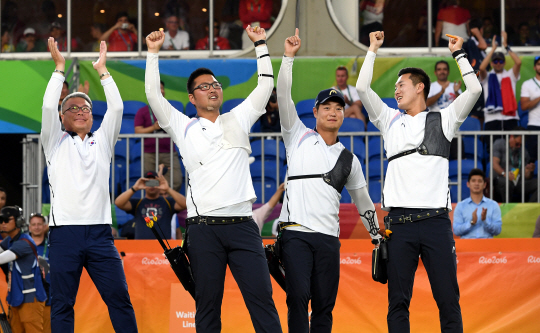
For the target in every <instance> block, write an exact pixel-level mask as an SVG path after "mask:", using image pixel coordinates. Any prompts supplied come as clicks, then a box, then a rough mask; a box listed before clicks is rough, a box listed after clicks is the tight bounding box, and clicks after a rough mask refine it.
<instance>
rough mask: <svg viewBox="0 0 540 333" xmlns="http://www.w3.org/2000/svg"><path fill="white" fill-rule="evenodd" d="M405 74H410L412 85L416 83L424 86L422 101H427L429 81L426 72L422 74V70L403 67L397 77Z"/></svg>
mask: <svg viewBox="0 0 540 333" xmlns="http://www.w3.org/2000/svg"><path fill="white" fill-rule="evenodd" d="M405 74H411V81H412V82H413V84H414V85H417V84H418V83H423V84H424V100H426V101H427V97H428V95H429V88H430V87H431V81H430V80H429V76H428V75H427V74H426V72H424V70H423V69H421V68H416V67H405V68H402V69H401V70H400V71H399V73H398V77H400V76H402V75H405Z"/></svg>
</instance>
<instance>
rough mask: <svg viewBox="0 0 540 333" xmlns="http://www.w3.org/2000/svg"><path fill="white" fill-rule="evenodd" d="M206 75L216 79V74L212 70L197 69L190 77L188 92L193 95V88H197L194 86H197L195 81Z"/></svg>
mask: <svg viewBox="0 0 540 333" xmlns="http://www.w3.org/2000/svg"><path fill="white" fill-rule="evenodd" d="M206 74H208V75H212V76H213V77H215V75H214V72H212V71H211V70H209V69H208V68H205V67H200V68H197V69H196V70H194V71H193V73H191V75H190V76H189V78H188V80H187V90H188V93H189V94H192V93H193V88H195V87H194V86H193V85H194V84H195V79H196V78H198V77H199V76H201V75H206Z"/></svg>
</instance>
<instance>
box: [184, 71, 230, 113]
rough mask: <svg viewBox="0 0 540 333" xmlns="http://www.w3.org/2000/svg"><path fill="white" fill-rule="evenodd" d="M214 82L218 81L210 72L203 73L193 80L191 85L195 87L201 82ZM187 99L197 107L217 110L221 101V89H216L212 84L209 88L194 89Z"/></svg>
mask: <svg viewBox="0 0 540 333" xmlns="http://www.w3.org/2000/svg"><path fill="white" fill-rule="evenodd" d="M214 82H218V81H217V80H216V78H215V77H213V76H212V75H210V74H203V75H201V76H199V77H197V78H196V79H195V80H194V84H193V87H194V88H197V87H198V86H199V85H201V84H203V83H206V84H210V85H211V84H212V83H214ZM189 101H190V102H191V103H192V104H193V105H195V107H196V108H198V109H199V108H202V109H205V110H208V111H219V108H220V107H221V104H222V103H223V89H221V88H218V89H216V88H214V87H212V86H210V89H209V90H202V89H195V90H194V91H193V93H191V94H189Z"/></svg>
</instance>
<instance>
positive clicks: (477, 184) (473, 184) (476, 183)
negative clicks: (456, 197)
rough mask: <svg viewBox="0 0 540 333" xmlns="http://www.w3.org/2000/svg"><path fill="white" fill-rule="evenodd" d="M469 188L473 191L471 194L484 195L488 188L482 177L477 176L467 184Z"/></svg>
mask: <svg viewBox="0 0 540 333" xmlns="http://www.w3.org/2000/svg"><path fill="white" fill-rule="evenodd" d="M467 187H468V188H469V189H470V190H471V194H482V193H484V189H485V188H486V182H485V181H484V178H483V177H482V176H479V175H475V176H472V177H471V180H469V181H468V182H467Z"/></svg>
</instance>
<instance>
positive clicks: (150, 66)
mask: <svg viewBox="0 0 540 333" xmlns="http://www.w3.org/2000/svg"><path fill="white" fill-rule="evenodd" d="M164 41H165V33H164V32H163V31H154V32H152V33H150V34H149V35H148V36H146V45H147V46H148V54H147V56H146V74H145V79H144V86H145V89H144V90H145V92H146V98H147V99H148V104H150V107H151V108H152V112H153V113H154V115H155V116H156V118H157V120H158V122H159V125H160V126H161V127H162V128H163V127H167V126H169V123H170V121H171V112H172V111H173V110H175V108H174V107H173V106H172V105H171V104H170V103H169V102H168V101H167V100H166V99H165V97H163V95H162V94H161V89H160V79H159V56H158V52H159V49H160V48H161V45H163V42H164Z"/></svg>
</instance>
